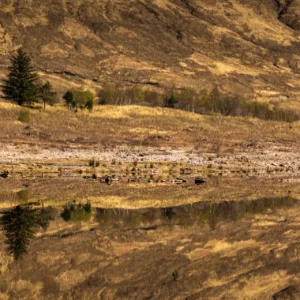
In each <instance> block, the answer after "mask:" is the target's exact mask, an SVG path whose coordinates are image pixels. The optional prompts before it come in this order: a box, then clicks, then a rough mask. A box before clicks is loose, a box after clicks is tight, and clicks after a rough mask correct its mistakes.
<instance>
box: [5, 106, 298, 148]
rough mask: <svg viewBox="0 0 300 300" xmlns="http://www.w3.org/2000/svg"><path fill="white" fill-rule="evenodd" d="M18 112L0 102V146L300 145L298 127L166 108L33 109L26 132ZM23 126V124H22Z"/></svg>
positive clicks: (18, 108) (17, 109)
mask: <svg viewBox="0 0 300 300" xmlns="http://www.w3.org/2000/svg"><path fill="white" fill-rule="evenodd" d="M20 110H21V108H20V107H19V106H17V105H14V104H11V103H7V102H0V115H1V119H0V126H1V129H2V130H1V132H0V141H1V142H3V143H15V144H20V143H21V144H22V143H29V144H36V145H51V146H54V147H55V146H61V145H64V146H67V145H72V146H78V147H92V146H96V145H97V146H98V147H99V146H100V147H101V146H117V145H127V146H149V147H169V148H175V149H177V148H184V149H200V150H203V151H207V150H212V149H214V148H215V147H216V145H217V146H223V148H224V149H225V151H226V149H227V150H228V151H230V150H232V147H239V146H241V144H243V143H245V142H248V141H252V142H261V143H265V142H275V143H276V142H278V143H281V142H282V141H289V142H293V143H298V142H299V141H300V126H299V124H300V123H299V122H296V123H294V124H293V125H292V126H290V125H289V124H287V123H284V122H272V121H262V120H258V119H250V118H242V117H224V116H204V115H198V114H193V113H188V112H184V111H180V110H174V109H166V108H148V107H142V106H122V107H118V106H96V107H95V109H94V111H93V112H91V113H89V112H87V111H83V112H82V111H79V112H77V113H75V112H73V111H69V110H68V109H67V108H66V107H64V106H56V107H47V109H46V111H44V110H38V109H32V110H30V113H31V121H30V122H29V124H28V126H29V127H30V128H29V129H27V130H26V129H24V127H25V125H24V124H23V123H21V122H19V121H18V120H17V119H18V115H19V112H20ZM26 126H27V124H26Z"/></svg>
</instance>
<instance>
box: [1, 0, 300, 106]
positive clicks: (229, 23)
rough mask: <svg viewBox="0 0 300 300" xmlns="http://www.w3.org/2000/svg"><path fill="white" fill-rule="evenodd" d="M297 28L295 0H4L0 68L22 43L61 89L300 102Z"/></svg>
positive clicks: (297, 8)
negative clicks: (114, 87) (182, 90)
mask: <svg viewBox="0 0 300 300" xmlns="http://www.w3.org/2000/svg"><path fill="white" fill-rule="evenodd" d="M298 29H299V1H298V0H294V1H290V0H247V1H245V0H243V1H241V0H225V1H216V0H209V1H208V0H155V1H152V0H136V1H129V0H126V1H125V0H103V1H91V0H85V1H83V0H74V1H67V0H49V1H47V3H46V2H45V1H32V0H18V1H16V0H2V1H1V4H0V59H1V60H2V62H1V64H0V68H1V69H0V74H1V75H2V76H3V74H4V73H5V67H6V66H7V64H8V60H7V58H8V56H9V54H10V53H11V52H12V51H13V50H15V49H16V48H18V47H19V46H21V45H23V46H24V47H25V49H26V50H27V51H28V52H29V54H30V55H31V56H32V57H33V59H34V62H35V65H36V67H37V68H38V69H39V70H40V72H41V74H46V75H47V76H48V77H49V78H50V79H51V78H52V80H53V81H54V84H55V85H56V86H57V88H59V89H61V91H63V90H65V88H66V86H67V85H68V84H67V81H68V80H73V81H74V82H77V83H78V84H86V85H90V86H91V87H94V88H97V87H98V86H100V85H101V83H102V82H104V81H112V82H121V83H126V84H132V83H136V84H150V85H151V84H152V85H153V84H154V85H159V86H160V87H172V86H173V85H175V86H176V87H185V86H193V87H195V88H202V87H207V88H211V87H212V86H213V85H214V84H219V85H220V86H222V89H223V91H226V92H229V93H234V94H240V95H244V96H246V97H248V98H250V99H252V98H254V99H258V100H268V101H271V100H273V101H279V102H281V103H283V105H285V106H289V107H297V97H298V95H299V93H300V86H299V78H300V75H299V72H300V52H299V45H300V39H299V36H298V31H297V30H298ZM60 78H64V80H67V81H61V80H60Z"/></svg>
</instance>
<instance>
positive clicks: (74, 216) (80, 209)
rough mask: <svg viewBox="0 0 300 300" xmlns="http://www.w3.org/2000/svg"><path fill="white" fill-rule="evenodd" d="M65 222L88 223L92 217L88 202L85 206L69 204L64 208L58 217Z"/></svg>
mask: <svg viewBox="0 0 300 300" xmlns="http://www.w3.org/2000/svg"><path fill="white" fill-rule="evenodd" d="M60 216H61V217H62V218H63V219H64V220H65V221H66V222H69V221H71V222H88V221H90V219H91V217H92V206H91V203H90V202H87V203H86V204H84V205H83V204H81V203H80V204H76V203H70V204H67V205H66V206H65V207H64V210H63V212H62V213H61V215H60Z"/></svg>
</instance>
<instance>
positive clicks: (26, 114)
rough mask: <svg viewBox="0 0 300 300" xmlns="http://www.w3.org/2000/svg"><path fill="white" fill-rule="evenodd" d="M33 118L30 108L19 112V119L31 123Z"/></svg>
mask: <svg viewBox="0 0 300 300" xmlns="http://www.w3.org/2000/svg"><path fill="white" fill-rule="evenodd" d="M30 120H31V115H30V111H29V110H28V109H22V110H21V111H20V113H19V117H18V121H20V122H23V123H29V122H30Z"/></svg>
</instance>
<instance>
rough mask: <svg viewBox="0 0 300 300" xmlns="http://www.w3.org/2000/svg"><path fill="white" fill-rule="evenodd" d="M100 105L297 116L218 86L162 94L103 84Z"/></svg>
mask: <svg viewBox="0 0 300 300" xmlns="http://www.w3.org/2000/svg"><path fill="white" fill-rule="evenodd" d="M98 96H99V104H100V105H106V104H110V105H133V104H135V105H144V106H152V107H155V106H160V107H169V108H176V109H182V110H185V111H189V112H193V113H199V114H210V115H214V114H222V115H225V116H249V117H254V118H259V119H263V120H274V121H285V122H293V121H297V120H299V119H300V116H299V114H298V113H296V112H294V111H291V110H283V109H280V108H279V107H278V105H275V106H274V107H273V108H271V107H270V105H268V104H266V103H259V102H255V101H254V102H250V101H246V100H245V99H243V98H242V97H238V96H228V95H223V94H222V93H221V92H220V91H219V89H218V87H215V88H214V89H212V90H211V91H210V92H208V91H207V90H206V89H202V90H200V91H196V90H195V89H192V88H185V89H182V90H171V91H167V92H165V93H158V92H156V91H150V90H143V89H141V88H139V87H132V88H127V89H124V88H122V87H120V86H119V85H115V86H113V85H108V84H105V85H104V86H103V88H102V89H101V91H100V92H99V95H98Z"/></svg>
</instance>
